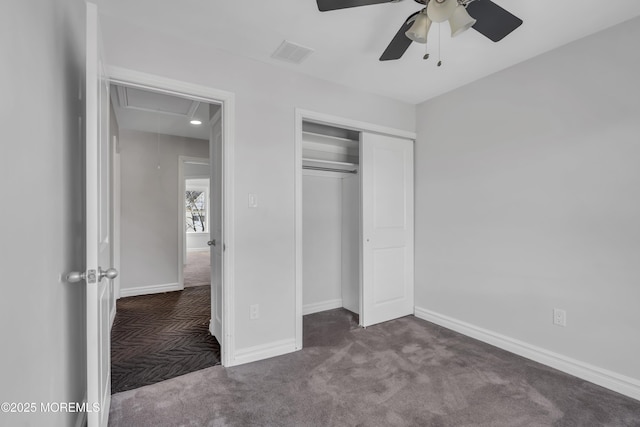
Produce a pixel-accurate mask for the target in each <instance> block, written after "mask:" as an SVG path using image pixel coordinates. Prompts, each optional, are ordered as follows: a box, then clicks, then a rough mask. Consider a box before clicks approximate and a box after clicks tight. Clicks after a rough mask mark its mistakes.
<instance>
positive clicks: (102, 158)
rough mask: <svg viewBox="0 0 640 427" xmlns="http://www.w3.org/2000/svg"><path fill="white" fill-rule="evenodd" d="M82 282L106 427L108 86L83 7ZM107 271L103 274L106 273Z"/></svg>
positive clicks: (91, 416) (99, 418)
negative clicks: (85, 251) (83, 259)
mask: <svg viewBox="0 0 640 427" xmlns="http://www.w3.org/2000/svg"><path fill="white" fill-rule="evenodd" d="M86 25H87V35H86V37H87V46H86V49H87V52H86V54H87V57H86V61H87V63H86V100H85V101H86V225H87V230H86V234H87V237H86V246H87V247H86V250H87V261H86V271H85V272H84V274H83V275H81V278H83V279H84V280H85V282H86V289H87V291H86V299H87V301H86V315H87V319H86V326H87V404H88V407H89V408H92V407H93V406H92V405H95V404H99V405H100V411H98V412H92V411H88V412H87V417H88V420H87V422H88V426H89V427H97V426H106V425H107V421H108V418H109V404H110V402H111V359H110V357H111V355H110V352H111V321H110V320H111V319H110V314H111V310H112V307H113V304H114V303H115V301H114V298H113V285H112V281H111V279H113V278H115V277H116V276H117V272H116V271H115V270H114V269H109V270H106V269H108V268H109V267H111V259H110V250H109V224H110V221H109V219H110V210H109V209H110V207H109V155H110V150H109V84H108V82H107V80H106V77H105V72H104V64H103V61H102V55H101V51H100V47H101V44H100V34H99V29H98V10H97V7H96V5H94V4H91V3H87V24H86ZM103 269H105V270H106V271H104V270H103Z"/></svg>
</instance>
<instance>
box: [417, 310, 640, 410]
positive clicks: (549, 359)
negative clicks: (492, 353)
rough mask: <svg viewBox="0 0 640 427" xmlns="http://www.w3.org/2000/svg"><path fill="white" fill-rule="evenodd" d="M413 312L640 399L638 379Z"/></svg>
mask: <svg viewBox="0 0 640 427" xmlns="http://www.w3.org/2000/svg"><path fill="white" fill-rule="evenodd" d="M415 316H416V317H417V318H419V319H423V320H426V321H429V322H431V323H435V324H436V325H440V326H442V327H445V328H447V329H451V330H453V331H456V332H459V333H461V334H463V335H467V336H469V337H472V338H475V339H477V340H479V341H483V342H486V343H487V344H491V345H493V346H496V347H498V348H501V349H503V350H506V351H509V352H511V353H515V354H517V355H519V356H522V357H526V358H527V359H531V360H534V361H536V362H538V363H542V364H543V365H547V366H550V367H552V368H555V369H557V370H559V371H562V372H566V373H568V374H570V375H573V376H575V377H578V378H581V379H583V380H585V381H589V382H592V383H594V384H597V385H599V386H602V387H605V388H608V389H609V390H613V391H615V392H617V393H620V394H624V395H625V396H628V397H631V398H633V399H636V400H640V381H638V380H636V379H634V378H631V377H627V376H625V375H621V374H618V373H616V372H612V371H609V370H607V369H603V368H599V367H597V366H593V365H590V364H588V363H585V362H582V361H580V360H576V359H572V358H570V357H567V356H564V355H562V354H558V353H554V352H552V351H549V350H546V349H544V348H541V347H537V346H534V345H531V344H528V343H526V342H523V341H519V340H516V339H513V338H510V337H508V336H505V335H502V334H499V333H497V332H493V331H490V330H488V329H484V328H480V327H478V326H475V325H472V324H470V323H466V322H463V321H461V320H458V319H454V318H452V317H449V316H445V315H443V314H439V313H436V312H433V311H431V310H427V309H424V308H420V307H415Z"/></svg>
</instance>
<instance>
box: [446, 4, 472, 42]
mask: <svg viewBox="0 0 640 427" xmlns="http://www.w3.org/2000/svg"><path fill="white" fill-rule="evenodd" d="M475 23H476V20H475V19H473V18H472V17H471V15H469V12H467V9H466V8H465V7H464V6H462V5H458V7H456V9H455V10H454V11H453V15H451V18H449V26H450V27H451V37H455V36H457V35H460V34H462V33H464V32H465V31H467V30H468V29H469V28H471V27H472V26H473V25H474V24H475Z"/></svg>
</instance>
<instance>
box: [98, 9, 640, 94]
mask: <svg viewBox="0 0 640 427" xmlns="http://www.w3.org/2000/svg"><path fill="white" fill-rule="evenodd" d="M494 2H495V3H497V4H498V5H500V6H502V7H503V8H505V9H507V10H508V11H510V12H511V13H513V14H514V15H516V16H518V17H520V18H521V19H523V20H524V24H523V25H522V26H521V27H520V28H518V29H517V30H516V31H514V32H513V33H512V34H510V35H509V36H507V37H506V38H505V39H504V40H502V41H500V42H498V43H493V42H491V41H490V40H488V39H487V38H485V37H484V36H482V35H480V34H479V33H477V32H476V31H474V30H469V31H467V32H465V33H464V34H462V35H460V36H458V37H456V38H454V39H452V38H451V37H450V36H449V27H448V24H446V23H445V24H442V27H441V31H440V33H441V34H442V38H441V40H440V45H441V59H442V62H443V65H442V67H437V66H436V63H437V57H438V54H437V46H438V25H437V24H434V25H433V26H432V28H431V32H430V34H429V45H430V47H429V51H430V53H431V59H429V60H426V61H425V60H423V59H422V56H423V55H424V53H425V48H424V45H419V44H416V43H413V44H412V46H410V47H409V50H407V52H406V53H405V55H404V56H403V57H402V58H401V59H400V60H397V61H387V62H380V61H378V58H379V57H380V55H381V53H382V52H383V51H384V49H385V48H386V46H387V44H388V43H389V41H390V40H391V39H392V37H393V36H394V35H395V33H396V32H397V31H398V29H399V28H400V26H401V25H402V23H403V22H404V20H405V19H406V18H407V16H408V15H410V14H412V13H413V12H416V11H418V10H420V8H421V6H420V5H419V4H418V3H416V2H415V1H413V0H402V1H400V2H397V3H386V4H378V5H372V6H363V7H356V8H351V9H343V10H338V11H331V12H319V11H318V9H317V6H316V2H315V0H269V1H264V0H262V1H258V0H245V1H223V0H180V1H170V0H97V3H98V5H99V9H100V11H101V19H102V20H103V21H108V22H109V24H110V25H117V23H118V22H122V21H126V22H128V23H130V24H134V25H137V26H141V27H145V28H146V29H148V30H151V31H157V32H161V33H166V34H170V35H172V36H174V37H178V38H180V39H182V40H186V41H188V42H190V43H194V44H197V45H199V46H202V45H204V46H206V47H207V48H209V49H212V48H217V49H223V50H225V51H229V52H233V53H235V54H237V55H241V56H245V57H249V58H253V59H255V60H259V61H263V62H266V63H271V64H273V65H274V66H277V67H283V68H287V69H290V70H294V71H297V72H300V73H303V74H307V75H311V76H315V77H317V78H320V79H323V80H329V81H332V82H335V83H339V84H342V85H346V86H349V87H352V88H356V89H360V90H363V91H366V92H369V93H376V94H380V95H384V96H388V97H391V98H395V99H398V100H401V101H405V102H408V103H412V104H417V103H420V102H422V101H425V100H427V99H429V98H432V97H434V96H437V95H439V94H442V93H445V92H448V91H450V90H453V89H455V88H457V87H460V86H462V85H464V84H467V83H469V82H472V81H474V80H477V79H479V78H482V77H484V76H487V75H489V74H492V73H495V72H496V71H499V70H501V69H504V68H507V67H510V66H512V65H514V64H517V63H519V62H522V61H524V60H526V59H529V58H532V57H534V56H537V55H540V54H541V53H544V52H546V51H549V50H551V49H554V48H557V47H559V46H562V45H564V44H566V43H569V42H571V41H574V40H577V39H579V38H582V37H585V36H587V35H589V34H592V33H595V32H597V31H600V30H602V29H605V28H607V27H610V26H613V25H616V24H618V23H621V22H623V21H626V20H629V19H631V18H633V17H636V16H640V1H638V0H562V1H560V0H530V1H509V0H494ZM285 39H286V40H289V41H291V42H294V43H298V44H301V45H303V46H306V47H309V48H312V49H314V50H315V52H314V53H312V54H311V55H310V56H309V57H308V58H307V60H306V61H304V62H303V63H302V64H300V65H294V64H289V63H286V62H281V61H277V60H275V59H272V58H271V54H272V53H273V52H274V51H275V50H276V48H278V46H279V45H280V44H281V43H282V41H283V40H285ZM597 59H598V52H594V60H597Z"/></svg>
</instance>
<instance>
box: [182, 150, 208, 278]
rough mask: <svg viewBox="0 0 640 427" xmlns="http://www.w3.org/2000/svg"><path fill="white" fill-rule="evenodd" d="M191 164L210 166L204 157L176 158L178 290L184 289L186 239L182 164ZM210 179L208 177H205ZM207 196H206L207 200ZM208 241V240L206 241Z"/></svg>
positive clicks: (184, 187) (184, 186)
mask: <svg viewBox="0 0 640 427" xmlns="http://www.w3.org/2000/svg"><path fill="white" fill-rule="evenodd" d="M185 163H192V164H198V165H207V166H209V165H210V159H209V158H205V157H189V156H178V247H179V248H180V250H179V251H178V285H180V289H184V257H185V253H186V247H187V238H186V233H187V231H186V225H185V216H186V207H185V205H184V197H185V196H184V192H185V191H186V184H185V178H184V164H185ZM203 178H204V177H203ZM206 178H207V179H208V178H210V175H209V176H207V177H206ZM208 197H209V194H207V198H208ZM206 206H207V209H209V201H208V200H207V204H206ZM206 218H207V222H208V221H209V215H207V216H206ZM207 240H209V239H207Z"/></svg>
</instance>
